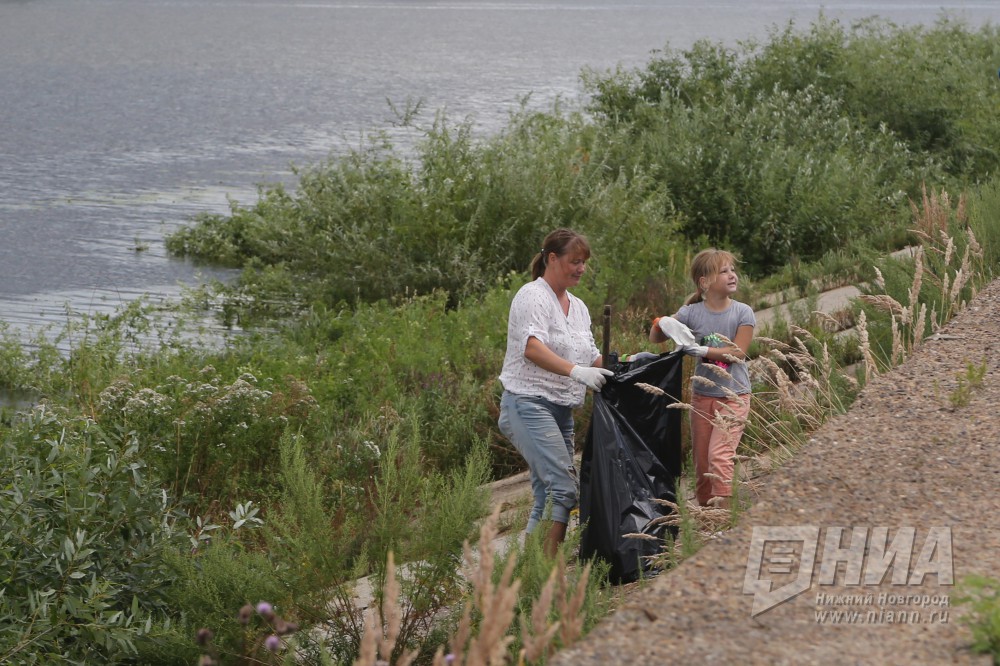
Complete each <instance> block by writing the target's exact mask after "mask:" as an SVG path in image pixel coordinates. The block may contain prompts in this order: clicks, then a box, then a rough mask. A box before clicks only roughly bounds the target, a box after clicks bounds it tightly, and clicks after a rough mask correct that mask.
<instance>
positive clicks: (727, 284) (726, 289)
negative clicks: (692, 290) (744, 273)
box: [699, 263, 739, 296]
mask: <svg viewBox="0 0 1000 666" xmlns="http://www.w3.org/2000/svg"><path fill="white" fill-rule="evenodd" d="M699 286H700V287H701V288H702V290H703V291H707V292H708V293H711V294H714V295H716V296H730V295H732V294H734V293H736V289H737V287H738V286H739V278H738V277H737V275H736V267H735V266H733V265H732V264H728V263H727V264H723V265H722V268H720V269H719V272H718V273H716V274H715V275H708V276H705V277H703V278H702V279H701V284H700V285H699Z"/></svg>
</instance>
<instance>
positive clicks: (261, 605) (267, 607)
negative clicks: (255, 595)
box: [257, 601, 274, 617]
mask: <svg viewBox="0 0 1000 666" xmlns="http://www.w3.org/2000/svg"><path fill="white" fill-rule="evenodd" d="M257 612H258V613H259V614H261V615H263V616H264V617H269V616H270V615H272V614H273V613H274V608H273V607H272V606H271V604H269V603H267V602H266V601H258V602H257Z"/></svg>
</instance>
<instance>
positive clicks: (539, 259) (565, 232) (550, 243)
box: [531, 229, 590, 280]
mask: <svg viewBox="0 0 1000 666" xmlns="http://www.w3.org/2000/svg"><path fill="white" fill-rule="evenodd" d="M553 252H555V253H556V256H558V257H561V256H563V255H566V254H569V253H571V252H573V253H579V254H582V255H583V258H584V259H590V243H588V242H587V239H586V238H584V237H583V235H581V234H578V233H577V232H575V231H573V230H572V229H556V230H555V231H553V232H551V233H550V234H549V235H548V236H546V237H545V240H544V241H542V251H541V252H539V253H538V254H536V255H535V256H534V258H533V259H532V260H531V279H532V280H537V279H538V278H540V277H542V276H543V275H545V266H546V262H547V261H548V257H549V255H550V254H551V253H553Z"/></svg>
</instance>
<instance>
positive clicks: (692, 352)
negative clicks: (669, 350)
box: [677, 345, 708, 357]
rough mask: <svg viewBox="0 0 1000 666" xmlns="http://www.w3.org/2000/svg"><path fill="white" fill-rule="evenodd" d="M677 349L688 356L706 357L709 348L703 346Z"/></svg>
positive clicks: (679, 347) (688, 346) (687, 346)
mask: <svg viewBox="0 0 1000 666" xmlns="http://www.w3.org/2000/svg"><path fill="white" fill-rule="evenodd" d="M677 349H678V350H680V351H682V352H684V353H685V354H687V355H688V356H698V357H704V356H705V355H707V354H708V347H705V346H703V345H678V347H677Z"/></svg>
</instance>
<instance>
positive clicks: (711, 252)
mask: <svg viewBox="0 0 1000 666" xmlns="http://www.w3.org/2000/svg"><path fill="white" fill-rule="evenodd" d="M737 263H738V262H737V259H736V257H735V256H734V255H733V253H732V252H726V251H725V250H717V249H715V248H714V247H710V248H708V249H707V250H702V251H701V252H699V253H698V254H696V255H694V259H692V260H691V280H692V281H693V282H694V288H695V292H694V293H693V294H691V295H690V296H688V298H687V300H686V301H684V305H691V304H692V303H698V302H699V301H701V300H702V298H703V297H704V292H703V291H702V288H701V279H702V278H706V277H714V276H715V275H718V274H719V271H721V270H722V267H723V266H725V265H726V264H732V265H733V266H734V267H735V266H736V264H737Z"/></svg>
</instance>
